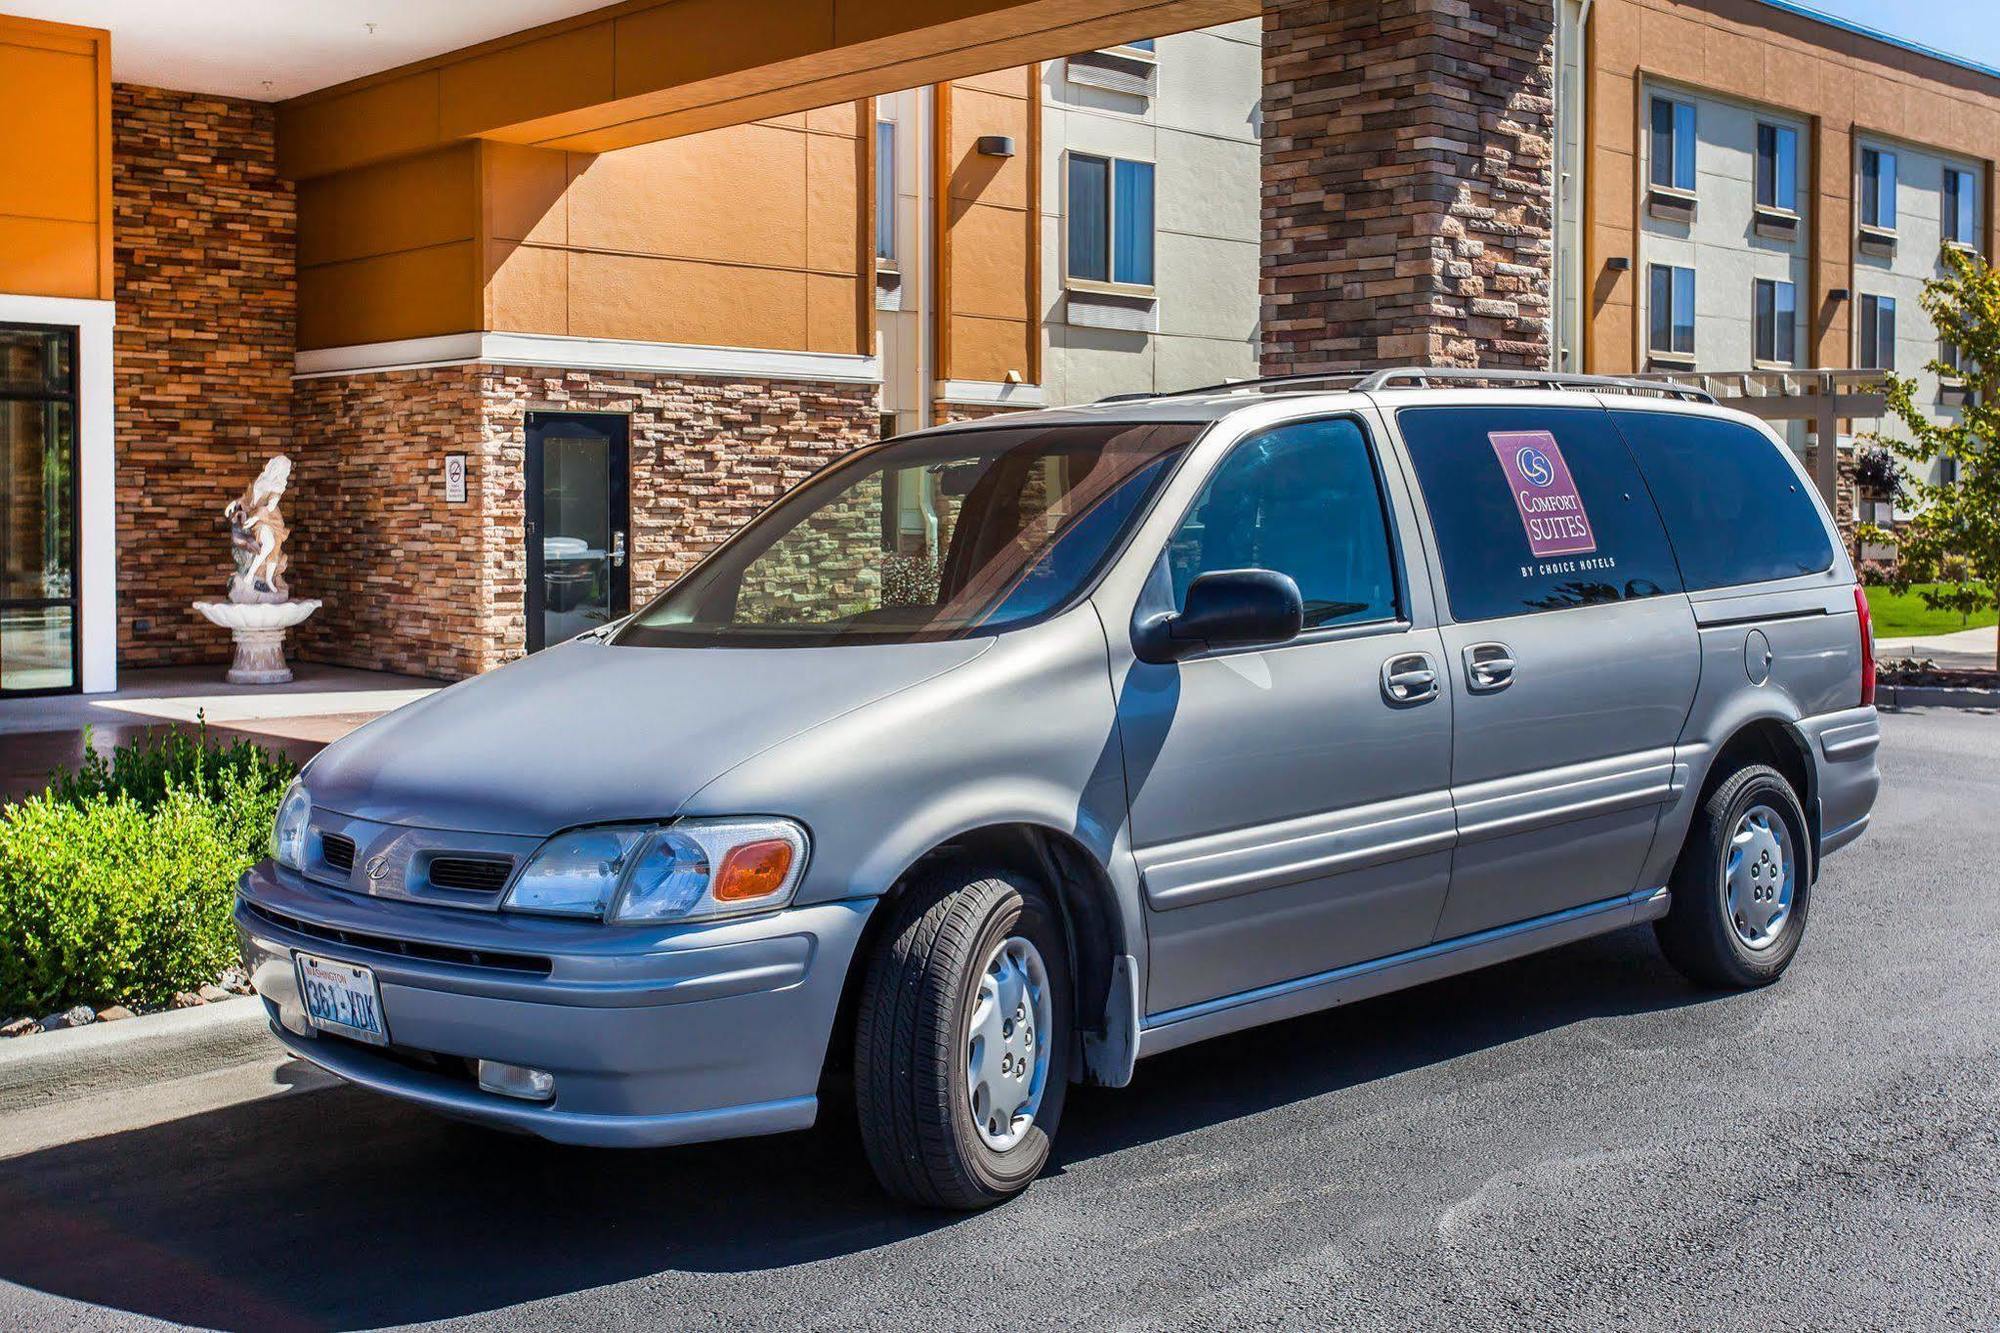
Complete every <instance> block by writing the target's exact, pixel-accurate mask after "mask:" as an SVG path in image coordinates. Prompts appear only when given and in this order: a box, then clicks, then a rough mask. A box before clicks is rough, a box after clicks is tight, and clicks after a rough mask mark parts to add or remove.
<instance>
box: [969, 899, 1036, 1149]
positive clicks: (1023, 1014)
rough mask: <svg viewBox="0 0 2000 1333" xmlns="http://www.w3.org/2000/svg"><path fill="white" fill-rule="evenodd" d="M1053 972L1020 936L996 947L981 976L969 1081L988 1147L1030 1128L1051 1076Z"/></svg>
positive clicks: (1003, 1145)
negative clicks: (1050, 998)
mask: <svg viewBox="0 0 2000 1333" xmlns="http://www.w3.org/2000/svg"><path fill="white" fill-rule="evenodd" d="M1051 1030H1052V1029H1051V1026H1050V1023H1049V974H1048V969H1047V968H1046V967H1045V966H1043V964H1042V955H1041V953H1040V951H1039V950H1037V949H1036V948H1035V946H1034V945H1033V944H1031V943H1029V942H1028V941H1027V940H1026V939H1023V938H1022V937H1021V936H1019V935H1010V936H1008V937H1007V938H1006V939H1004V940H1002V941H1000V943H999V944H998V945H996V946H994V949H993V953H992V955H991V956H989V957H988V958H987V960H986V966H985V968H984V969H982V970H981V972H980V974H979V995H978V998H977V999H975V1000H974V1001H973V1004H972V1013H971V1016H970V1017H969V1018H968V1019H967V1021H966V1032H965V1086H966V1092H967V1094H968V1097H967V1100H968V1101H969V1102H970V1103H971V1106H972V1123H973V1126H974V1127H975V1128H976V1129H978V1131H979V1137H980V1138H982V1139H984V1140H985V1141H986V1146H987V1147H989V1148H992V1149H993V1150H995V1151H996V1152H1005V1151H1007V1149H1009V1148H1011V1147H1013V1146H1014V1145H1015V1144H1017V1143H1019V1142H1020V1141H1021V1136H1022V1135H1024V1134H1026V1133H1027V1132H1028V1130H1029V1129H1031V1128H1033V1126H1034V1123H1035V1110H1036V1108H1038V1107H1039V1106H1040V1105H1041V1104H1042V1091H1043V1088H1044V1087H1045V1086H1046V1084H1047V1083H1048V1078H1049V1050H1048V1043H1047V1041H1046V1040H1045V1038H1046V1037H1047V1036H1048V1034H1049V1033H1050V1031H1051Z"/></svg>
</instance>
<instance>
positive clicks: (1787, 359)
mask: <svg viewBox="0 0 2000 1333" xmlns="http://www.w3.org/2000/svg"><path fill="white" fill-rule="evenodd" d="M1767 286H1768V287H1769V288H1771V355H1769V356H1765V355H1764V354H1763V341H1764V339H1763V330H1762V329H1760V328H1759V327H1758V312H1759V310H1760V309H1761V307H1760V305H1759V303H1758V298H1759V297H1760V296H1761V295H1762V289H1763V288H1765V287H1767ZM1780 287H1789V288H1791V292H1792V317H1791V319H1790V321H1789V322H1788V327H1789V328H1790V329H1791V335H1792V354H1791V355H1790V356H1781V355H1779V350H1780V348H1779V343H1780V339H1779V337H1778V333H1779V329H1780V327H1781V325H1780V324H1779V320H1780V318H1781V315H1780V313H1779V310H1778V288H1780ZM1750 360H1751V363H1752V364H1753V365H1757V366H1787V367H1789V366H1796V365H1798V363H1799V285H1798V284H1797V283H1796V282H1793V281H1792V280H1791V279H1790V278H1752V279H1751V280H1750Z"/></svg>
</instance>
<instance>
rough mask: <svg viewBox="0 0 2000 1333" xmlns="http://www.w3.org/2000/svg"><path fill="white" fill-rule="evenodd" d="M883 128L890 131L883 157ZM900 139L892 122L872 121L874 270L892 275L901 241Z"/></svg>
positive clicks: (900, 135) (900, 130)
mask: <svg viewBox="0 0 2000 1333" xmlns="http://www.w3.org/2000/svg"><path fill="white" fill-rule="evenodd" d="M885 129H886V130H888V131H889V151H888V154H887V156H886V157H885V156H884V154H883V152H882V131H883V130H885ZM901 139H902V129H901V127H900V126H898V125H897V123H896V122H895V121H894V120H891V119H889V118H887V117H884V116H877V117H876V118H875V144H874V148H875V267H876V268H878V269H884V270H887V271H888V272H891V273H895V272H899V271H900V269H899V265H898V262H897V259H896V251H897V249H898V248H899V247H898V245H897V241H898V240H899V239H900V238H899V236H898V235H897V228H898V225H899V224H900V223H901V221H902V219H901V218H900V217H899V216H898V214H899V213H900V212H901V209H900V208H899V207H898V205H899V203H900V202H901V195H900V192H899V191H898V189H897V180H896V157H897V154H898V152H899V151H900V141H901ZM885 198H886V199H887V200H888V203H889V212H888V215H887V219H886V221H887V224H888V225H887V229H886V232H885V230H884V226H883V223H884V217H883V213H882V202H883V200H884V199H885ZM885 234H886V235H887V236H888V238H889V251H888V253H887V254H884V253H883V252H882V237H883V236H884V235H885Z"/></svg>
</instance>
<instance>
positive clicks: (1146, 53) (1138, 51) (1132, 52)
mask: <svg viewBox="0 0 2000 1333" xmlns="http://www.w3.org/2000/svg"><path fill="white" fill-rule="evenodd" d="M1138 42H1151V43H1152V44H1153V45H1152V46H1150V47H1146V46H1139V45H1137V43H1138ZM1159 44H1160V39H1159V38H1157V37H1136V38H1134V39H1133V40H1132V41H1129V42H1120V43H1118V44H1117V45H1116V46H1103V47H1099V48H1098V50H1099V51H1101V52H1102V53H1103V54H1105V55H1107V56H1120V57H1123V58H1124V59H1126V60H1144V61H1146V62H1148V63H1150V64H1154V65H1157V64H1159V63H1160V51H1159Z"/></svg>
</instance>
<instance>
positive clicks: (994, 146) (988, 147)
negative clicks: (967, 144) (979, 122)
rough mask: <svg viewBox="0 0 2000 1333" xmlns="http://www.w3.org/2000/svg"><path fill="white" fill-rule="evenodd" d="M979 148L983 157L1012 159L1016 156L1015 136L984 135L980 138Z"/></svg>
mask: <svg viewBox="0 0 2000 1333" xmlns="http://www.w3.org/2000/svg"><path fill="white" fill-rule="evenodd" d="M978 148H979V155H980V156H981V157H1012V156H1014V136H1013V135H1011V134H982V135H980V136H979V143H978Z"/></svg>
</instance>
